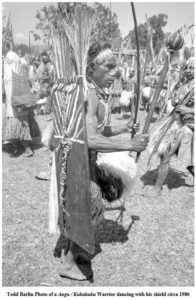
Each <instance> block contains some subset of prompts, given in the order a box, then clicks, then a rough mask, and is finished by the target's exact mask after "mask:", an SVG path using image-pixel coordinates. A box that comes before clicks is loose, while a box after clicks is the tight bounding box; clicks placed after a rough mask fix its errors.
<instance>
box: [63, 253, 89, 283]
mask: <svg viewBox="0 0 196 300" xmlns="http://www.w3.org/2000/svg"><path fill="white" fill-rule="evenodd" d="M59 275H60V276H61V277H65V278H69V279H73V280H79V281H84V280H87V278H86V277H85V276H84V274H83V273H82V272H81V271H80V269H79V268H78V266H77V265H76V263H75V261H74V258H73V254H72V253H71V251H68V253H67V255H66V256H65V258H64V262H63V264H62V267H61V270H60V271H59Z"/></svg>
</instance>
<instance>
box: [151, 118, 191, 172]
mask: <svg viewBox="0 0 196 300" xmlns="http://www.w3.org/2000/svg"><path fill="white" fill-rule="evenodd" d="M148 152H149V154H150V156H149V160H148V167H149V168H150V166H151V163H152V159H153V157H154V156H155V155H156V156H158V157H160V158H163V159H166V158H169V157H170V156H172V155H173V154H176V155H177V157H178V158H179V160H180V165H181V167H187V166H189V165H193V164H191V162H193V132H192V130H191V129H189V128H188V127H187V126H183V125H182V124H181V122H180V119H179V118H175V117H174V116H171V115H168V116H166V117H164V118H163V119H161V120H160V121H159V123H158V124H156V127H155V129H154V130H153V132H151V134H150V140H149V145H148Z"/></svg>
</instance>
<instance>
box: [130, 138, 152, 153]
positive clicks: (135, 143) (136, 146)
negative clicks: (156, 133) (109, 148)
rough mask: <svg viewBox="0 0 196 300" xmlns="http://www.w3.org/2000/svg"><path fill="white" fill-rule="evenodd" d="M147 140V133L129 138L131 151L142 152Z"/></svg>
mask: <svg viewBox="0 0 196 300" xmlns="http://www.w3.org/2000/svg"><path fill="white" fill-rule="evenodd" d="M148 141H149V135H148V134H141V135H136V136H134V138H132V140H131V146H132V148H133V149H132V151H135V152H142V151H144V150H145V149H146V147H147V145H148Z"/></svg>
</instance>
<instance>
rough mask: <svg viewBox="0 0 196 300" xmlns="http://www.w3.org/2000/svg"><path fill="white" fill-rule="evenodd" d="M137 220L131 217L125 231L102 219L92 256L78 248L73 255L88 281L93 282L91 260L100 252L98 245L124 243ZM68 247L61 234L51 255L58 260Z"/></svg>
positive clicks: (115, 222) (113, 222)
mask: <svg viewBox="0 0 196 300" xmlns="http://www.w3.org/2000/svg"><path fill="white" fill-rule="evenodd" d="M109 210H110V209H109ZM138 220H139V217H138V216H131V222H130V224H129V225H128V227H127V229H125V228H124V227H123V226H122V225H121V224H118V223H117V221H112V220H109V219H104V220H103V221H102V223H101V224H100V225H99V227H98V230H97V232H96V234H95V252H94V254H93V255H89V254H88V253H87V252H86V251H84V250H82V249H81V248H78V249H80V250H79V252H78V253H77V252H75V254H74V253H73V254H74V256H75V261H76V263H77V266H78V268H79V269H80V271H81V272H82V273H83V274H84V275H85V277H86V278H87V280H88V281H90V282H93V270H92V264H91V260H92V259H93V258H94V257H95V256H96V255H98V254H99V253H100V252H101V251H102V250H101V246H100V244H102V243H112V242H120V243H125V242H126V241H127V240H128V234H129V232H130V230H131V228H132V226H133V224H134V222H135V221H138ZM69 246H70V243H69V240H68V239H67V238H66V237H65V236H63V235H62V234H61V235H60V236H59V239H58V241H57V243H56V246H55V249H54V252H53V255H54V256H55V257H58V258H60V257H61V256H62V253H64V255H66V254H67V251H68V250H69Z"/></svg>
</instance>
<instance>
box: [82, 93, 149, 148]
mask: <svg viewBox="0 0 196 300" xmlns="http://www.w3.org/2000/svg"><path fill="white" fill-rule="evenodd" d="M97 107H98V100H97V99H95V98H94V99H91V100H90V101H89V102H88V109H87V115H86V125H87V139H88V147H89V148H90V149H92V150H96V151H99V152H115V151H136V152H140V151H143V150H144V149H145V148H146V146H147V143H148V136H147V135H141V136H136V137H135V138H133V139H132V140H123V139H121V140H120V139H119V138H118V139H111V138H110V137H106V136H103V135H102V134H99V133H97V126H98V120H97V115H96V112H97Z"/></svg>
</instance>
